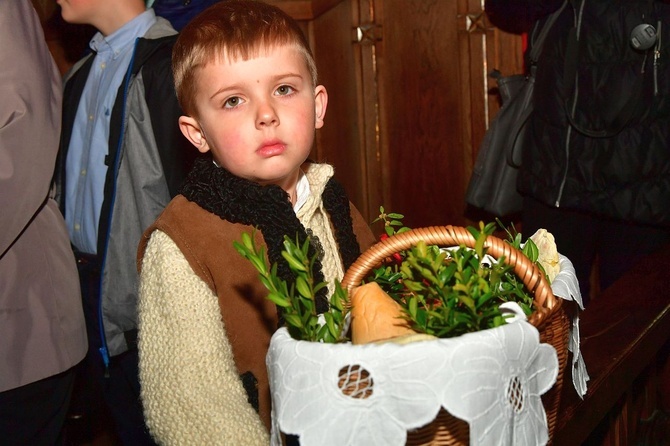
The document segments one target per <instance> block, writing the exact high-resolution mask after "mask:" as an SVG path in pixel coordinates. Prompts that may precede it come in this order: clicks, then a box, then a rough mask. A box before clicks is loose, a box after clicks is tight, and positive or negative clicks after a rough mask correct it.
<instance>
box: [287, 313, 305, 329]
mask: <svg viewBox="0 0 670 446" xmlns="http://www.w3.org/2000/svg"><path fill="white" fill-rule="evenodd" d="M284 320H285V321H286V323H287V324H288V325H292V326H294V327H296V328H303V327H304V326H303V324H302V321H301V320H300V317H299V316H297V315H295V314H284Z"/></svg>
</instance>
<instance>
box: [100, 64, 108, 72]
mask: <svg viewBox="0 0 670 446" xmlns="http://www.w3.org/2000/svg"><path fill="white" fill-rule="evenodd" d="M106 66H107V64H106V63H104V62H103V63H101V64H100V68H102V69H103V70H104V69H105V67H106Z"/></svg>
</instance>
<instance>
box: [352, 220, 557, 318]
mask: <svg viewBox="0 0 670 446" xmlns="http://www.w3.org/2000/svg"><path fill="white" fill-rule="evenodd" d="M421 240H423V241H424V242H426V244H428V245H441V246H456V245H464V246H466V247H468V248H474V246H475V241H476V240H475V238H474V236H473V235H472V234H470V232H469V231H468V230H467V229H465V228H462V227H457V226H451V225H448V226H429V227H425V228H417V229H410V230H409V231H405V232H401V233H399V234H395V235H392V236H391V237H389V238H387V239H385V240H382V241H380V242H378V243H376V244H375V245H373V246H371V247H370V248H369V249H367V250H366V251H365V252H364V253H362V254H361V255H360V257H358V259H357V260H356V261H355V262H354V263H353V264H352V265H351V266H350V267H349V269H348V270H347V272H346V273H345V275H344V278H343V279H342V287H343V288H345V289H346V290H347V291H348V292H349V293H351V292H352V290H353V288H355V287H357V286H358V285H360V284H361V282H362V281H363V279H364V278H365V277H366V276H367V275H368V274H369V273H370V271H371V270H372V269H373V268H375V267H377V266H378V265H379V264H380V263H381V262H382V261H383V260H384V259H386V258H387V257H389V256H391V255H393V254H394V253H396V252H398V251H404V250H407V249H409V248H411V247H412V246H414V245H416V244H417V243H418V242H419V241H421ZM484 247H485V248H487V251H486V253H487V254H489V255H491V256H493V257H494V258H496V259H499V258H501V257H503V256H504V258H505V263H506V264H508V265H511V266H512V267H513V270H514V273H515V274H516V275H517V277H519V279H520V280H521V281H522V282H523V284H524V285H525V286H526V288H528V290H530V292H531V293H533V298H534V302H535V311H534V312H533V314H532V315H531V316H530V317H529V318H528V320H529V322H530V323H531V324H533V325H534V326H536V327H539V326H540V324H541V323H542V322H543V321H544V320H545V319H547V318H548V316H549V315H550V314H551V312H552V311H553V310H554V307H556V306H557V300H556V297H555V296H554V293H553V292H552V291H551V287H550V286H549V282H547V279H546V277H545V275H544V273H543V272H542V271H541V270H540V269H539V268H538V267H537V265H535V264H534V263H533V262H531V260H530V259H529V258H528V257H526V256H525V255H524V254H523V253H522V252H521V251H519V250H518V249H516V248H514V247H513V246H512V245H510V244H509V243H507V242H505V241H503V240H502V239H500V238H498V237H495V236H492V235H489V236H488V237H487V238H486V241H485V243H484Z"/></svg>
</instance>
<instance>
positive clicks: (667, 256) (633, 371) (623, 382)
mask: <svg viewBox="0 0 670 446" xmlns="http://www.w3.org/2000/svg"><path fill="white" fill-rule="evenodd" d="M580 319H581V324H580V326H581V339H582V342H581V349H582V354H583V356H584V360H585V362H586V367H587V370H588V372H589V375H590V377H591V380H590V381H589V382H588V392H587V394H586V396H585V397H584V399H583V400H582V399H580V398H579V396H577V393H576V392H575V390H574V387H573V386H572V382H571V374H570V373H569V371H567V372H566V376H565V382H564V385H563V391H562V395H561V410H560V414H559V418H558V422H557V426H558V427H557V430H556V433H555V435H554V438H553V444H554V445H558V446H562V445H570V446H574V445H579V444H582V443H584V442H585V441H586V440H587V439H589V435H591V434H592V432H593V431H594V430H596V429H597V428H598V429H602V427H603V424H604V425H605V430H607V431H609V432H608V433H607V434H606V435H605V437H606V439H607V438H608V437H609V439H610V440H611V439H612V438H614V440H615V441H614V443H616V444H622V445H625V444H630V442H631V438H630V437H631V436H632V435H633V434H634V432H633V431H635V428H636V426H631V423H632V424H634V423H635V421H634V418H635V417H636V415H635V414H633V412H635V408H634V407H632V406H634V405H636V406H638V412H639V405H640V404H638V403H636V401H637V400H639V399H640V397H641V396H640V395H639V394H640V393H641V392H640V391H638V390H637V389H636V387H637V386H638V383H639V382H640V380H644V381H645V384H644V385H643V390H647V391H648V392H650V393H655V390H656V389H650V388H649V386H652V387H653V386H654V385H656V384H658V382H659V380H658V373H659V372H658V364H659V362H660V361H661V360H663V359H664V358H667V351H668V346H670V341H669V339H670V246H668V247H666V248H664V249H662V250H661V251H659V252H658V253H656V254H654V255H651V256H649V257H647V258H645V259H643V260H642V261H641V262H639V263H638V264H636V265H635V266H634V267H633V269H632V270H631V271H630V272H629V273H627V274H626V275H625V276H623V277H621V278H620V279H619V280H618V281H617V282H616V283H615V284H613V285H612V286H611V287H610V288H609V289H607V290H605V291H604V292H603V293H602V294H601V295H600V296H599V297H598V298H597V299H595V300H594V301H593V302H592V303H591V304H590V305H589V307H588V308H587V309H586V310H585V311H584V312H582V314H581V318H580ZM661 356H662V358H661ZM666 370H668V368H667V367H666ZM666 374H667V373H666ZM669 378H670V377H667V376H666V378H665V379H669ZM650 383H651V384H650ZM644 397H645V398H647V397H653V395H645V396H644ZM651 404H652V405H654V404H656V402H652V403H651ZM632 418H633V420H632ZM637 418H638V419H639V416H638V417H637ZM624 437H627V438H624ZM668 441H669V442H670V439H668ZM605 443H607V441H606V442H605ZM588 444H589V445H591V444H602V443H601V442H594V440H592V439H589V441H588Z"/></svg>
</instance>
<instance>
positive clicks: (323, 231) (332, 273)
mask: <svg viewBox="0 0 670 446" xmlns="http://www.w3.org/2000/svg"><path fill="white" fill-rule="evenodd" d="M333 173H334V170H333V167H332V166H330V165H328V164H310V165H309V169H307V171H305V176H306V177H307V181H309V187H310V196H309V198H308V199H307V202H306V203H305V204H304V205H303V206H302V207H301V208H300V210H299V211H298V214H297V215H298V220H300V222H301V223H302V224H303V226H305V227H306V228H309V229H311V230H312V233H313V234H314V235H315V236H317V237H318V238H319V241H320V242H321V245H322V246H323V250H324V252H325V255H324V258H323V259H322V260H321V266H322V269H323V276H324V279H325V281H326V283H328V295H329V296H332V295H333V293H334V292H335V289H334V286H335V285H334V281H335V279H337V280H342V277H344V267H343V266H342V259H341V258H340V249H339V247H338V245H337V241H336V240H335V234H334V231H333V227H332V225H331V223H330V219H329V218H328V213H327V212H326V209H325V208H324V206H323V200H321V195H322V194H323V190H324V188H325V187H326V183H327V182H328V180H329V179H330V177H332V176H333Z"/></svg>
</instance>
